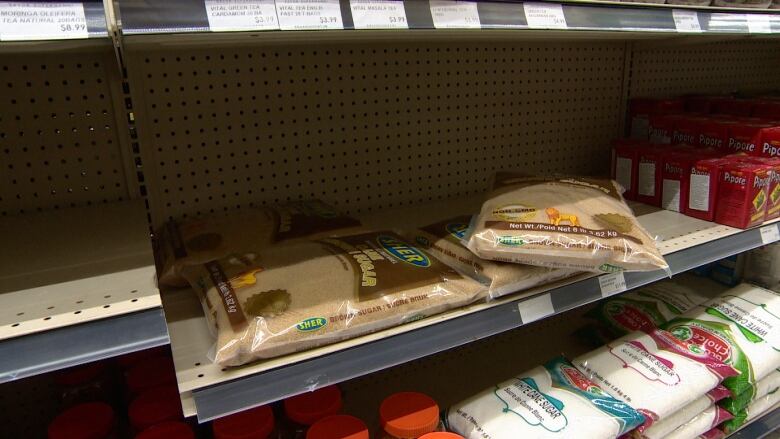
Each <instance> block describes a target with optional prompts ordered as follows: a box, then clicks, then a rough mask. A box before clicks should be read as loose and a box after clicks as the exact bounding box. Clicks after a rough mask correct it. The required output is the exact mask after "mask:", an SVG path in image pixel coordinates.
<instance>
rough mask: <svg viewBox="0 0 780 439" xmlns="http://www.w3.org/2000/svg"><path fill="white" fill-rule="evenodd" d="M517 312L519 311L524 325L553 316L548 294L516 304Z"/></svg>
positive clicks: (553, 312) (553, 311)
mask: <svg viewBox="0 0 780 439" xmlns="http://www.w3.org/2000/svg"><path fill="white" fill-rule="evenodd" d="M517 310H518V311H520V319H521V320H522V321H523V324H524V325H525V324H528V323H531V322H535V321H537V320H540V319H543V318H545V317H547V316H550V315H553V314H555V309H554V308H553V305H552V298H551V297H550V295H549V294H542V295H541V296H536V297H532V298H530V299H528V300H523V301H522V302H520V303H518V304H517Z"/></svg>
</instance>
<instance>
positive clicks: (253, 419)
mask: <svg viewBox="0 0 780 439" xmlns="http://www.w3.org/2000/svg"><path fill="white" fill-rule="evenodd" d="M273 430H274V413H273V412H272V411H271V407H270V406H267V405H261V406H260V407H255V408H253V409H249V410H245V411H243V412H240V413H236V414H234V415H230V416H225V417H224V418H219V419H217V420H215V421H214V422H212V423H211V431H212V432H213V433H214V439H265V438H267V437H268V436H269V435H270V434H271V432H272V431H273Z"/></svg>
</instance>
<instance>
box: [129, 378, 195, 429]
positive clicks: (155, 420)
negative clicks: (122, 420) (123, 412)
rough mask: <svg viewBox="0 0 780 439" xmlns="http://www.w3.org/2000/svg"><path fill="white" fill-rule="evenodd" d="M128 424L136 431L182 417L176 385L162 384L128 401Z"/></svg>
mask: <svg viewBox="0 0 780 439" xmlns="http://www.w3.org/2000/svg"><path fill="white" fill-rule="evenodd" d="M127 415H128V417H129V418H130V424H132V426H133V428H135V429H136V430H138V431H143V430H144V429H146V428H149V427H151V426H152V425H155V424H159V423H161V422H165V421H178V420H181V419H183V418H184V415H182V412H181V399H180V397H179V390H178V389H177V388H176V386H163V387H156V388H154V389H149V390H147V391H145V392H143V393H142V394H140V395H138V397H137V398H135V399H134V400H133V402H131V403H130V407H129V408H128V409H127Z"/></svg>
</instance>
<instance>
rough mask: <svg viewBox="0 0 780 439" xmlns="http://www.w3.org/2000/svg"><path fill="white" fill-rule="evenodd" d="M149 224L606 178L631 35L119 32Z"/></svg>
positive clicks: (370, 205) (349, 207)
mask: <svg viewBox="0 0 780 439" xmlns="http://www.w3.org/2000/svg"><path fill="white" fill-rule="evenodd" d="M125 48H126V51H127V53H128V61H127V63H128V69H129V72H130V73H129V74H130V81H131V84H134V87H133V89H132V90H131V94H132V97H133V102H134V106H135V109H136V114H137V117H138V129H139V136H140V143H141V153H142V156H143V161H144V175H145V177H146V179H147V182H148V185H147V187H148V188H149V198H150V205H151V208H152V218H153V222H154V223H155V225H159V224H160V222H161V221H164V220H166V219H168V218H171V217H174V218H180V217H183V216H186V215H192V214H200V213H206V212H209V211H216V210H228V209H235V208H241V207H246V206H253V205H260V204H265V203H271V202H279V201H284V200H289V199H303V198H312V197H316V198H320V199H323V200H326V201H328V202H330V203H333V204H334V205H336V206H340V209H341V210H343V211H345V212H348V213H360V212H365V211H370V210H373V209H378V208H386V207H393V206H399V205H406V204H411V203H421V202H426V201H428V200H435V199H443V198H450V197H457V196H464V195H468V194H473V193H475V192H479V191H482V190H484V189H485V187H486V185H487V184H488V179H489V177H490V175H491V174H492V173H493V172H494V171H496V170H499V169H521V170H526V171H528V172H536V173H549V172H553V171H557V172H570V173H596V172H606V171H607V167H608V163H609V160H608V157H609V142H610V140H611V139H612V138H614V137H615V136H616V135H617V134H618V133H619V130H620V128H619V124H620V119H621V116H620V112H619V107H620V104H621V99H622V77H623V68H624V53H625V52H624V45H623V43H613V42H588V43H571V42H566V43H541V42H528V41H524V42H523V41H489V40H488V41H478V42H455V41H443V40H438V41H425V40H422V41H403V42H399V41H373V42H372V41H366V40H365V39H360V40H358V39H356V38H352V39H350V41H347V42H315V41H307V42H305V44H303V43H296V42H293V41H291V42H288V43H274V44H246V45H240V46H236V45H222V46H217V47H214V46H212V47H210V48H197V47H193V46H186V45H181V46H171V45H165V46H153V45H151V44H141V43H137V44H134V43H133V39H132V38H128V39H127V40H126V45H125Z"/></svg>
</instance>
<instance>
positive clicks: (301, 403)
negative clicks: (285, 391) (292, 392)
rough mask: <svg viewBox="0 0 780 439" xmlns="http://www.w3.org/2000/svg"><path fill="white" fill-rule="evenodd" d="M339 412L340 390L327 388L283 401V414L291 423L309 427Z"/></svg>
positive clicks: (332, 387) (335, 387)
mask: <svg viewBox="0 0 780 439" xmlns="http://www.w3.org/2000/svg"><path fill="white" fill-rule="evenodd" d="M339 411H341V390H340V389H339V388H338V386H328V387H323V388H322V389H318V390H315V391H313V392H308V393H304V394H302V395H297V396H293V397H291V398H287V399H285V400H284V412H285V414H286V415H287V417H288V418H290V419H292V420H293V421H295V422H297V423H299V424H303V425H311V424H314V423H315V422H317V421H319V420H320V419H322V418H325V417H328V416H331V415H335V414H336V413H338V412H339Z"/></svg>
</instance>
